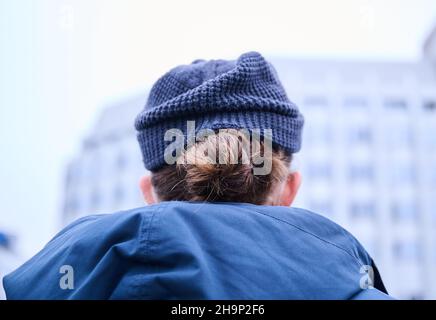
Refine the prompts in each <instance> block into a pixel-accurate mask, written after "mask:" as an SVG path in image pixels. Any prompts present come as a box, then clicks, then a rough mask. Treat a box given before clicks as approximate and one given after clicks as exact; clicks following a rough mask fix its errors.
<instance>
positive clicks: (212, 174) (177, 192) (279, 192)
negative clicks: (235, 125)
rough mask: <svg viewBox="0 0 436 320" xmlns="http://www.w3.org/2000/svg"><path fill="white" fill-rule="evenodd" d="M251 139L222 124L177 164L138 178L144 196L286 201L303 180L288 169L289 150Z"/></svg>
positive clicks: (149, 199)
mask: <svg viewBox="0 0 436 320" xmlns="http://www.w3.org/2000/svg"><path fill="white" fill-rule="evenodd" d="M249 138H250V137H247V136H246V135H245V133H242V132H241V131H239V130H235V129H224V130H219V132H217V133H216V134H211V135H208V136H207V137H205V138H204V139H201V140H200V141H198V142H196V143H195V144H193V145H192V146H191V147H189V148H188V149H187V150H186V151H184V152H182V153H181V154H180V155H179V157H178V158H177V159H176V163H175V164H172V165H166V166H164V167H163V168H161V169H159V170H157V171H155V172H152V173H151V174H150V175H145V176H143V177H142V178H141V180H140V188H141V191H142V194H143V196H144V199H145V201H146V202H147V203H150V204H152V203H156V202H159V201H173V200H177V201H206V202H212V201H214V202H216V201H218V202H246V203H253V204H258V205H280V206H290V205H291V204H292V202H293V201H294V199H295V196H296V194H297V191H298V188H299V186H300V182H301V176H300V173H299V172H297V171H291V170H290V165H291V160H292V155H291V154H288V153H286V151H284V150H283V149H280V148H274V147H272V146H270V145H269V144H268V143H265V142H263V141H254V143H257V144H258V146H256V147H253V145H254V143H253V140H252V141H250V140H249ZM256 168H262V169H264V170H257V171H256V170H255V169H256Z"/></svg>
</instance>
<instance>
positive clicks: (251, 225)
mask: <svg viewBox="0 0 436 320" xmlns="http://www.w3.org/2000/svg"><path fill="white" fill-rule="evenodd" d="M236 229H238V230H239V231H240V230H243V231H244V232H245V234H250V233H251V234H252V233H256V232H268V230H275V232H276V233H277V235H276V237H284V238H286V237H294V238H295V237H298V238H301V239H302V241H310V242H311V243H312V244H313V245H318V246H328V247H331V248H334V249H335V250H338V251H342V252H343V253H346V254H347V255H349V256H351V257H352V258H353V259H355V260H357V262H358V263H359V264H361V265H364V264H366V265H370V264H371V257H370V256H369V255H368V253H367V252H366V250H365V249H364V248H363V246H362V245H361V244H360V243H359V241H358V240H357V239H356V238H355V237H354V236H353V235H352V234H351V233H349V232H348V231H347V230H346V229H344V228H343V227H341V226H340V225H338V224H337V223H335V222H333V221H332V220H330V219H328V218H326V217H324V216H322V215H319V214H317V213H314V212H311V211H308V210H305V209H300V208H292V207H283V206H262V205H253V204H245V203H203V202H202V203H200V202H179V201H169V202H162V203H159V204H155V205H149V206H144V207H141V208H136V209H132V210H128V211H121V212H117V213H112V214H105V215H93V216H87V217H84V218H81V219H79V220H77V221H75V222H73V223H72V224H71V225H69V226H68V227H67V228H65V229H64V230H63V231H61V233H60V234H59V235H58V236H57V237H55V239H59V240H58V241H65V239H64V238H65V237H64V236H63V233H64V234H65V235H66V236H67V237H69V236H68V235H70V234H74V235H75V237H74V239H76V240H75V241H80V242H82V243H89V242H93V243H95V242H98V241H106V242H107V241H110V240H111V239H112V240H113V239H119V238H120V237H121V238H132V239H133V238H135V239H136V240H137V244H138V245H142V246H145V247H148V246H149V243H154V242H158V240H160V241H163V239H166V240H170V239H171V240H174V239H176V238H183V239H180V241H182V240H184V239H186V238H187V237H190V236H191V235H195V234H197V233H199V232H206V231H207V230H209V231H210V232H214V233H215V232H217V233H220V232H221V233H223V234H224V233H225V234H228V235H229V236H230V237H232V236H235V233H236ZM183 234H185V237H182V236H181V235H183ZM78 235H79V236H78Z"/></svg>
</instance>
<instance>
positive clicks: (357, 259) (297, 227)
mask: <svg viewBox="0 0 436 320" xmlns="http://www.w3.org/2000/svg"><path fill="white" fill-rule="evenodd" d="M254 211H256V212H257V213H259V214H261V215H264V216H266V217H269V218H272V219H275V220H277V221H280V222H283V223H286V224H287V225H290V226H292V227H294V228H296V229H298V230H300V231H302V232H304V233H307V234H309V235H311V236H312V237H315V238H317V239H318V240H320V241H323V242H325V243H327V244H330V245H332V246H334V247H336V248H337V249H340V250H342V251H344V252H345V253H346V254H348V255H349V256H350V257H352V258H353V259H354V260H356V261H357V263H358V264H359V267H361V266H363V265H364V263H363V262H362V261H361V260H360V259H359V258H357V257H356V256H355V255H353V254H352V253H350V252H349V251H348V250H347V249H345V248H343V247H341V246H339V245H337V244H336V243H333V242H331V241H328V240H325V239H323V238H321V237H320V236H318V235H316V234H314V233H312V232H310V231H307V230H305V229H303V228H301V227H299V226H296V225H294V224H292V223H290V222H288V221H286V220H283V219H280V218H277V217H274V216H270V215H269V214H266V213H263V212H260V211H257V210H254Z"/></svg>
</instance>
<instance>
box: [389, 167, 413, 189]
mask: <svg viewBox="0 0 436 320" xmlns="http://www.w3.org/2000/svg"><path fill="white" fill-rule="evenodd" d="M414 183H416V172H415V167H414V166H412V165H410V164H406V165H398V164H392V167H391V184H392V185H398V184H414Z"/></svg>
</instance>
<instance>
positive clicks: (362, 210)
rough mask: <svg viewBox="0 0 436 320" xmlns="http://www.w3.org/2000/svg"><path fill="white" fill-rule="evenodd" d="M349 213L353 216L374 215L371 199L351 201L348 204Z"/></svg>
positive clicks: (370, 216)
mask: <svg viewBox="0 0 436 320" xmlns="http://www.w3.org/2000/svg"><path fill="white" fill-rule="evenodd" d="M350 214H351V216H352V217H354V218H364V217H368V218H373V217H375V205H374V203H373V202H372V201H353V202H352V203H351V204H350Z"/></svg>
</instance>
